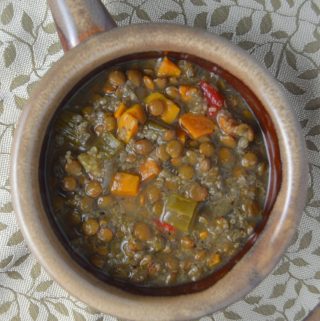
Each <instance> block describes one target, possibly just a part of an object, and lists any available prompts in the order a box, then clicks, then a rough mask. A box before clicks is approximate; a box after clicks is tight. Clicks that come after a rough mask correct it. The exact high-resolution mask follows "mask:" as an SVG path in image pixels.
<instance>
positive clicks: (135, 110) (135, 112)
mask: <svg viewBox="0 0 320 321" xmlns="http://www.w3.org/2000/svg"><path fill="white" fill-rule="evenodd" d="M126 113H128V114H130V115H131V116H133V117H134V118H136V119H137V120H138V121H139V123H141V124H144V123H145V122H146V120H147V117H146V114H145V112H144V110H143V108H142V107H141V105H139V104H135V105H133V106H131V107H130V108H129V109H128V110H127V111H126Z"/></svg>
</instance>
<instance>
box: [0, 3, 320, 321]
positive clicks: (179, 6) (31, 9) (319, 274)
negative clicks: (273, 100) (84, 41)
mask: <svg viewBox="0 0 320 321" xmlns="http://www.w3.org/2000/svg"><path fill="white" fill-rule="evenodd" d="M88 1H89V0H88ZM105 5H106V6H107V7H108V9H109V10H110V12H111V14H112V15H113V17H114V19H115V20H116V21H117V23H118V24H119V25H126V24H131V23H148V22H150V21H156V22H169V23H178V24H188V25H191V26H197V27H200V28H204V29H208V30H210V31H211V32H214V33H216V34H219V35H221V36H222V37H225V38H227V39H229V40H230V41H232V42H233V43H235V44H237V45H238V46H240V47H242V48H244V49H245V50H247V51H248V52H249V53H250V54H251V55H253V56H254V57H255V58H256V59H257V60H258V61H259V62H261V63H262V64H263V65H265V66H266V68H268V69H269V71H270V72H271V73H272V74H273V75H274V77H275V78H276V79H277V80H278V82H279V84H280V86H281V87H282V88H283V90H284V91H285V93H286V95H287V96H288V98H289V101H290V103H291V106H292V109H293V111H294V112H295V114H296V115H297V117H298V119H299V121H300V124H301V128H302V131H303V134H304V136H305V139H306V145H307V149H308V150H307V152H308V161H309V175H310V180H309V181H310V183H309V186H310V187H309V190H308V201H307V205H306V208H305V212H304V215H303V218H302V221H301V224H300V226H299V228H298V229H297V233H296V237H295V239H294V241H293V243H292V245H291V246H290V248H289V249H288V251H287V252H286V253H285V255H283V257H282V259H281V261H280V262H279V264H278V265H277V267H276V268H275V269H274V271H273V272H272V273H271V274H270V275H269V276H268V277H267V278H266V279H265V280H264V281H263V282H262V283H261V284H260V285H259V286H258V287H257V288H256V289H254V290H253V291H252V292H251V293H250V294H248V295H247V296H246V297H245V298H243V300H241V301H239V302H237V303H235V304H233V305H231V306H229V307H228V308H226V309H225V310H223V311H220V312H218V313H215V314H213V315H208V316H203V318H201V319H200V320H201V321H210V320H215V321H222V320H224V321H225V320H245V321H271V320H272V321H283V320H289V321H299V320H303V319H304V318H305V317H306V316H307V314H308V313H309V311H311V310H312V309H313V308H314V307H315V306H316V305H317V303H318V302H319V300H320V233H319V232H320V211H319V207H320V158H319V149H320V78H319V73H320V69H319V64H320V1H319V0H216V1H213V0H113V1H110V0H108V1H105ZM119 41H121V40H119ZM62 54H63V53H62V51H61V47H60V44H59V40H58V37H57V34H56V31H55V27H54V24H53V22H52V17H51V15H50V12H49V10H48V7H47V5H46V1H45V0H37V1H31V0H1V1H0V247H1V251H0V320H3V321H7V320H8V321H9V320H11V321H18V320H22V321H28V320H41V321H42V320H48V321H55V320H61V321H66V320H76V321H84V320H89V321H91V320H92V321H98V320H99V321H102V320H105V321H106V320H108V321H111V320H116V319H115V318H114V317H112V316H108V315H104V314H101V313H99V312H98V311H95V310H93V309H91V308H90V307H88V306H86V305H85V304H83V303H81V302H79V301H78V300H76V299H75V298H73V297H72V296H70V295H69V294H68V293H67V292H66V291H64V290H63V289H62V288H61V287H60V286H59V285H58V284H56V283H55V282H54V281H52V280H51V279H50V277H49V276H48V275H47V273H46V272H45V271H44V270H43V269H42V268H41V266H40V265H39V263H38V262H37V261H36V260H35V259H34V257H33V255H32V254H30V251H29V249H28V247H27V246H26V244H25V242H24V240H23V237H22V235H21V233H20V231H19V229H18V226H17V224H16V220H15V216H14V212H13V210H12V205H11V195H10V193H11V190H10V184H9V181H8V174H9V158H10V147H11V143H12V135H13V132H14V129H15V124H16V121H17V119H18V118H19V114H20V112H21V110H22V108H23V106H24V104H25V101H26V99H27V98H28V97H29V94H30V92H31V91H32V88H33V87H34V85H35V84H36V83H37V81H38V80H39V79H40V78H41V77H42V76H43V75H44V74H45V73H46V71H47V70H48V69H49V68H50V66H51V65H52V64H53V63H54V62H55V61H57V60H58V59H59V58H60V57H61V56H62Z"/></svg>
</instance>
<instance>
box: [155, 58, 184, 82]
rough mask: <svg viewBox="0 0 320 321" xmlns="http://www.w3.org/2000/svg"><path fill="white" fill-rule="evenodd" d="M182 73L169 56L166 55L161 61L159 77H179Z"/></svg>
mask: <svg viewBox="0 0 320 321" xmlns="http://www.w3.org/2000/svg"><path fill="white" fill-rule="evenodd" d="M180 75H181V70H180V68H179V67H178V66H177V65H176V64H175V63H174V62H172V61H171V60H170V59H169V58H168V57H164V58H163V60H162V61H161V63H160V65H159V68H158V72H157V76H158V77H179V76H180Z"/></svg>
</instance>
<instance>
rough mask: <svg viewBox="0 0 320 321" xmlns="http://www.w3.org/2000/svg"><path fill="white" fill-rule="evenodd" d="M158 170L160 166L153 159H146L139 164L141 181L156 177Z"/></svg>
mask: <svg viewBox="0 0 320 321" xmlns="http://www.w3.org/2000/svg"><path fill="white" fill-rule="evenodd" d="M160 171H161V168H160V166H159V165H158V163H157V162H156V161H154V160H153V159H147V160H146V161H145V162H144V163H143V164H141V166H140V170H139V172H140V175H141V179H142V181H146V180H150V179H153V178H155V177H157V176H158V175H159V173H160Z"/></svg>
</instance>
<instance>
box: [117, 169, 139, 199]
mask: <svg viewBox="0 0 320 321" xmlns="http://www.w3.org/2000/svg"><path fill="white" fill-rule="evenodd" d="M139 186H140V177H139V176H138V175H134V174H128V173H123V172H118V173H116V175H115V176H114V177H113V181H112V185H111V194H113V195H116V196H136V195H137V194H138V192H139Z"/></svg>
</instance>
